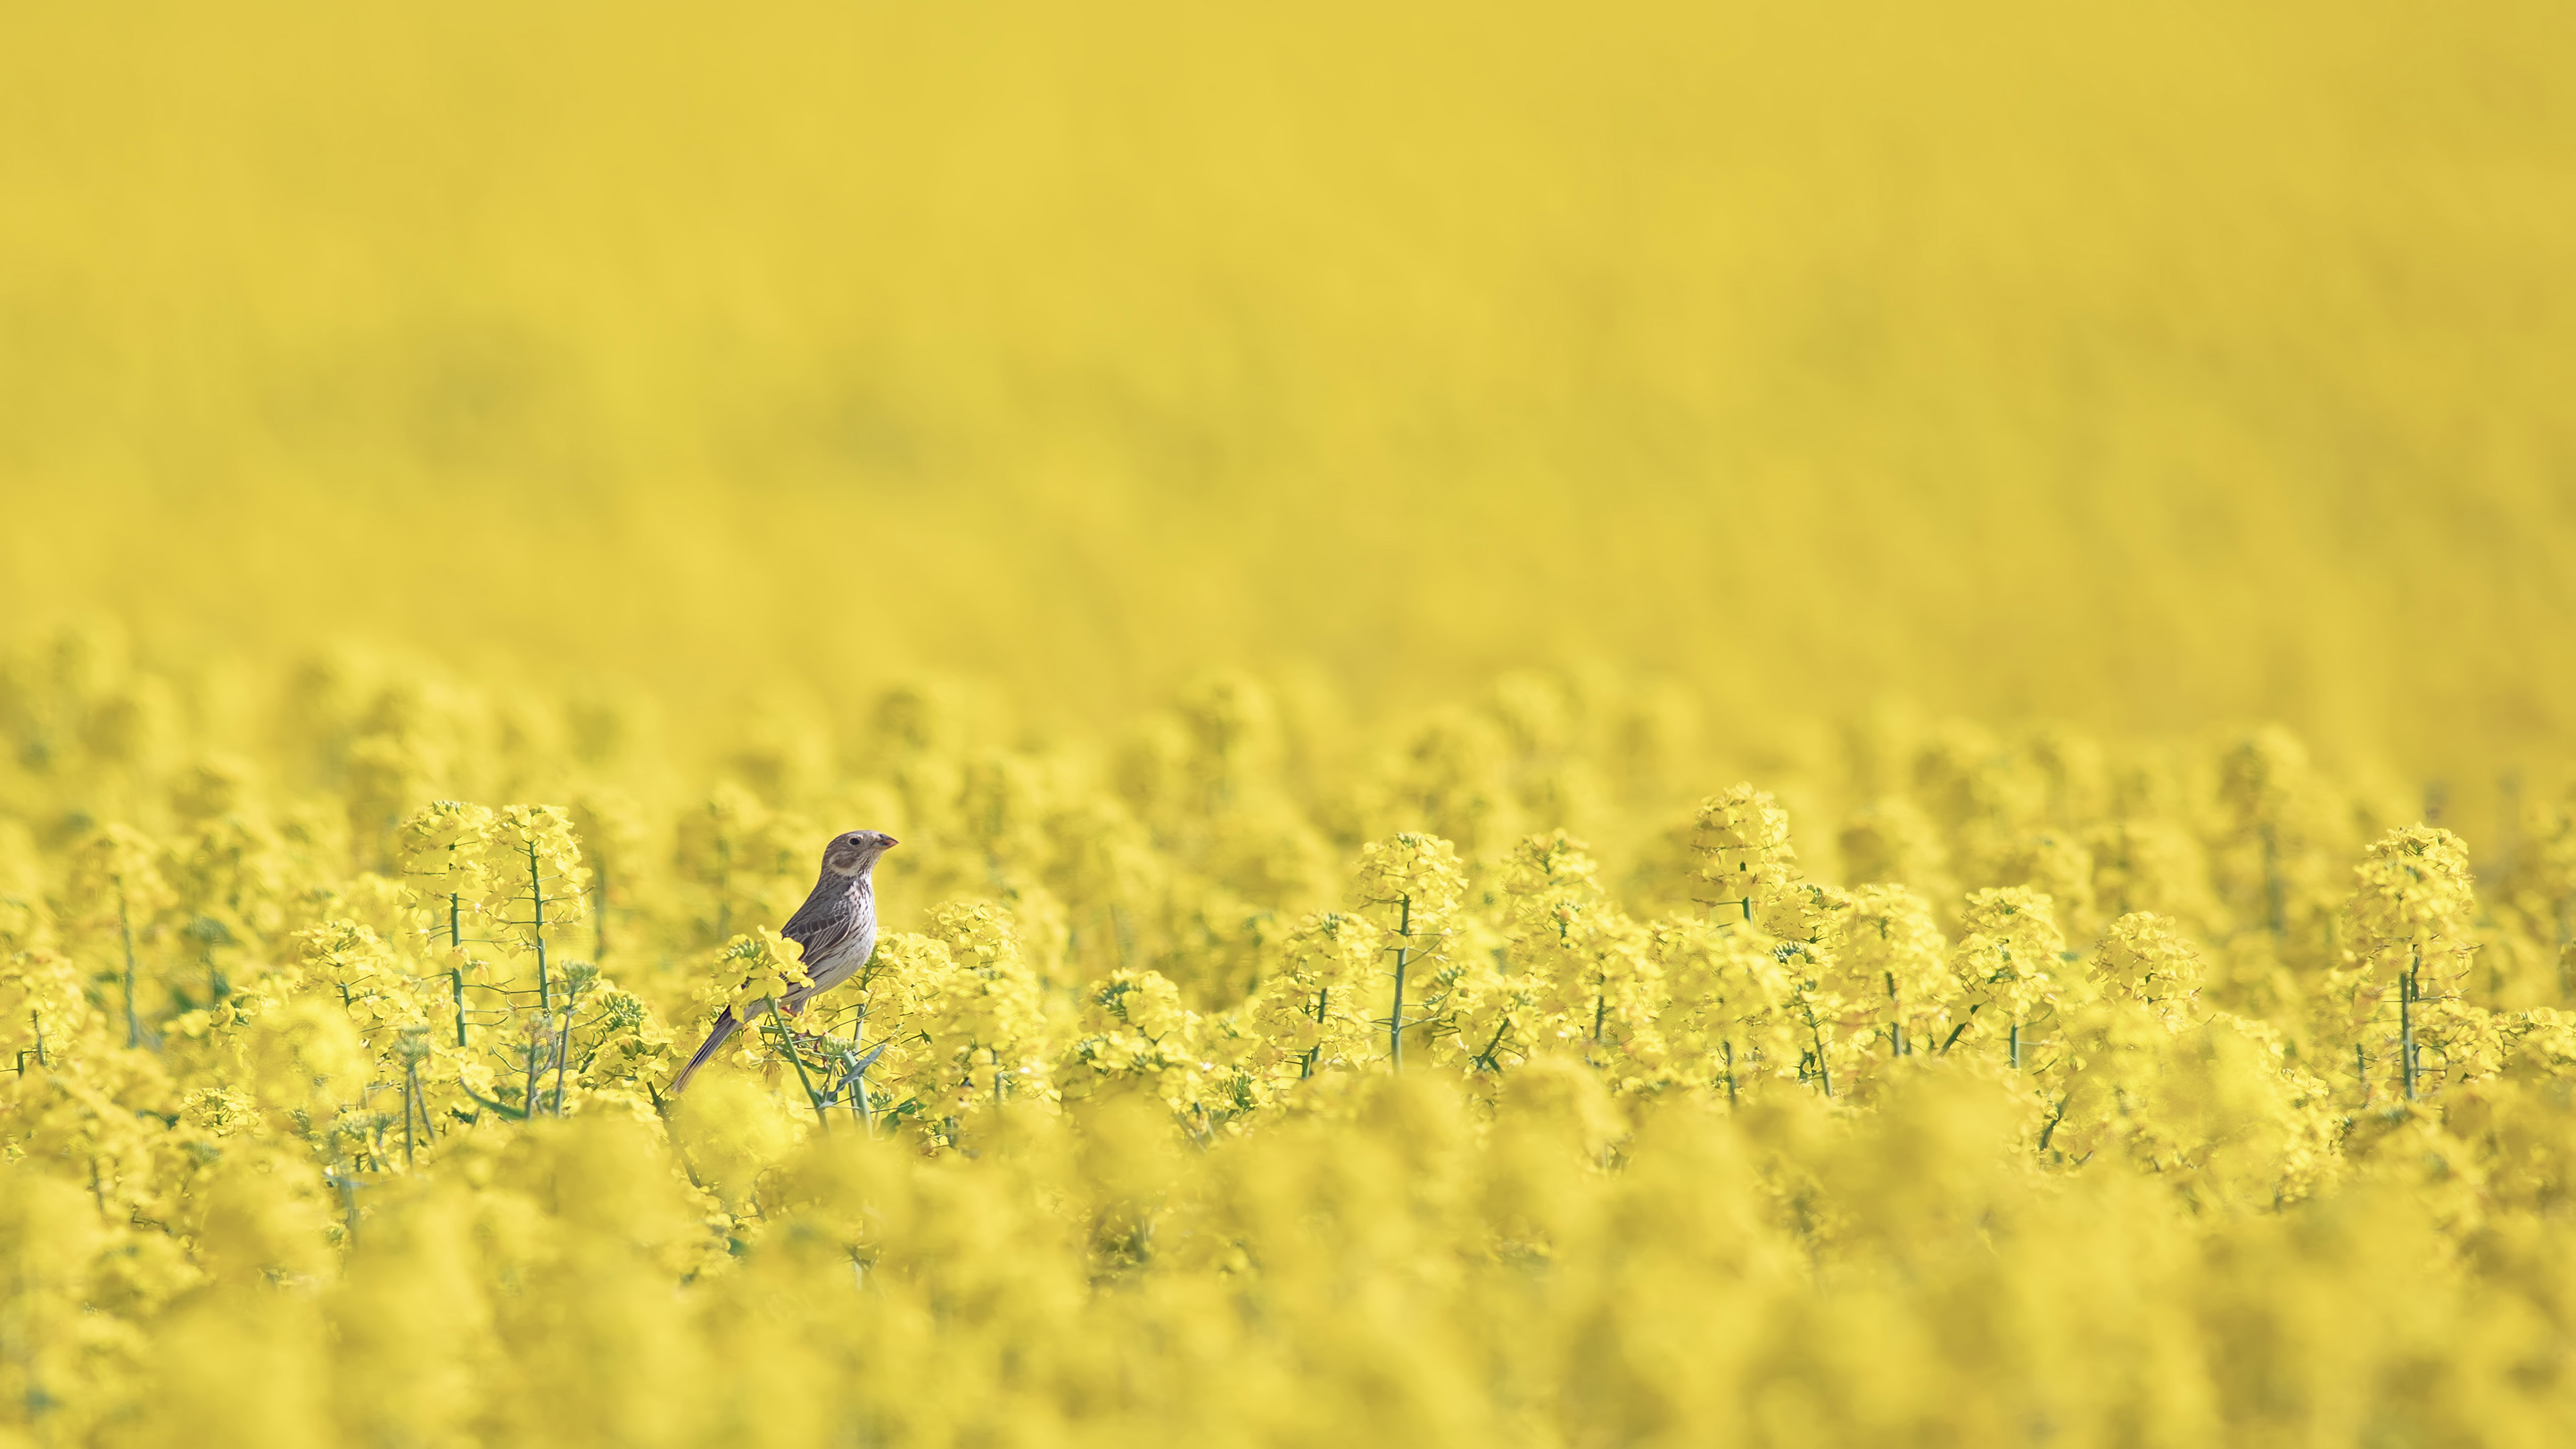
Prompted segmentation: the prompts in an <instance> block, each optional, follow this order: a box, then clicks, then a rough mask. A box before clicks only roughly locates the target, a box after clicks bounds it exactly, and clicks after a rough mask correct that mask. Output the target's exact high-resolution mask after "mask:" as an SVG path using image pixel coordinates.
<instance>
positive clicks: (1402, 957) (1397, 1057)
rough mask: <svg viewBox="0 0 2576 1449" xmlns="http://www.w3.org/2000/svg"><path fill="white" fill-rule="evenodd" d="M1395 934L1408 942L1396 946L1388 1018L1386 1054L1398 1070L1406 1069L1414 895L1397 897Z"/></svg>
mask: <svg viewBox="0 0 2576 1449" xmlns="http://www.w3.org/2000/svg"><path fill="white" fill-rule="evenodd" d="M1395 935H1396V939H1397V940H1399V941H1404V942H1407V943H1408V944H1406V945H1402V946H1398V947H1396V948H1395V1011H1394V1012H1393V1013H1392V1014H1391V1015H1389V1016H1388V1017H1387V1019H1386V1054H1387V1056H1388V1057H1389V1058H1390V1059H1392V1060H1393V1061H1394V1063H1395V1069H1396V1070H1397V1071H1399V1072H1400V1071H1403V1070H1404V968H1405V967H1406V966H1408V965H1410V964H1412V959H1413V951H1412V947H1411V945H1410V944H1409V943H1410V942H1411V941H1412V939H1413V897H1411V896H1398V897H1396V923H1395Z"/></svg>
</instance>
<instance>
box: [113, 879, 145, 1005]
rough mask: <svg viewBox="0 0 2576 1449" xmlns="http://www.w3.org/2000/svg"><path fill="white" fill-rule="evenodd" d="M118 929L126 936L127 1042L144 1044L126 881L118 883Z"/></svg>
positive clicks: (132, 925)
mask: <svg viewBox="0 0 2576 1449" xmlns="http://www.w3.org/2000/svg"><path fill="white" fill-rule="evenodd" d="M116 929H117V930H118V932H120V933H121V934H122V935H123V936H124V937H125V1044H126V1045H127V1046H129V1047H139V1046H141V1045H143V1017H142V1015H141V1014H140V1013H139V1012H137V1011H136V1010H135V1009H134V922H133V920H132V918H131V917H129V916H128V915H127V914H126V911H125V882H124V881H123V880H122V879H120V880H118V881H117V883H116Z"/></svg>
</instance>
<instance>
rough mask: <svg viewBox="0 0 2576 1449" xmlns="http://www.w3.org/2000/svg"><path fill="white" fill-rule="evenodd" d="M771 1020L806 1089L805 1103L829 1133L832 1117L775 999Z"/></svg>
mask: <svg viewBox="0 0 2576 1449" xmlns="http://www.w3.org/2000/svg"><path fill="white" fill-rule="evenodd" d="M769 1021H770V1026H771V1029H773V1030H775V1031H776V1032H777V1033H778V1045H779V1048H780V1049H781V1050H783V1051H785V1052H786V1053H787V1060H788V1061H790V1062H792V1063H794V1064H795V1066H796V1081H797V1085H799V1086H801V1087H803V1088H804V1089H805V1105H806V1106H808V1107H811V1108H813V1109H814V1120H815V1121H817V1122H820V1123H822V1124H823V1131H824V1132H825V1134H827V1135H828V1134H829V1133H830V1132H831V1130H832V1119H831V1118H829V1117H826V1116H824V1115H823V1099H822V1098H821V1097H818V1096H816V1095H815V1094H814V1079H813V1078H812V1077H809V1076H807V1075H806V1074H805V1054H804V1053H802V1052H800V1051H798V1050H796V1038H795V1036H794V1035H793V1034H791V1033H790V1032H789V1031H788V1030H787V1022H786V1020H785V1017H784V1015H783V1013H781V1012H780V1011H779V1010H778V1003H777V1002H776V1001H775V1000H772V1001H771V1002H770V1010H769Z"/></svg>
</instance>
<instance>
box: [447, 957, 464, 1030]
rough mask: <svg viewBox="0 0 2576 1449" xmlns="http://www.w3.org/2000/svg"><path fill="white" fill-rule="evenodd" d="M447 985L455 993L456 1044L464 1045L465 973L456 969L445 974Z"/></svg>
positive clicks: (459, 968)
mask: <svg viewBox="0 0 2576 1449" xmlns="http://www.w3.org/2000/svg"><path fill="white" fill-rule="evenodd" d="M447 984H448V986H449V988H450V989H451V990H453V991H454V992H455V993H456V1044H457V1045H458V1046H460V1047H461V1046H463V1045H465V971H464V968H462V967H458V968H454V969H452V970H450V971H449V972H448V973H447Z"/></svg>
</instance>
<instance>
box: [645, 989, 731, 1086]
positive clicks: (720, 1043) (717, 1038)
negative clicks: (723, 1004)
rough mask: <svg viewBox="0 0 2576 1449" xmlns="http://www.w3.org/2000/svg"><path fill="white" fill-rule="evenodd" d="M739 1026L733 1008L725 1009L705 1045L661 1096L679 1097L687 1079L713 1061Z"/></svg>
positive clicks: (717, 1019) (687, 1082) (709, 1033)
mask: <svg viewBox="0 0 2576 1449" xmlns="http://www.w3.org/2000/svg"><path fill="white" fill-rule="evenodd" d="M741 1025H742V1018H741V1017H738V1016H736V1015H734V1014H733V1008H731V1007H727V1008H725V1014H724V1015H722V1016H719V1017H717V1018H716V1028H715V1030H713V1031H711V1032H708V1033H707V1043H706V1045H704V1046H702V1047H700V1048H698V1054H697V1055H696V1056H693V1057H691V1058H689V1064H688V1065H687V1066H685V1067H682V1068H680V1074H679V1075H678V1076H676V1077H673V1078H672V1079H671V1090H670V1091H668V1092H666V1093H664V1094H663V1095H665V1096H669V1097H676V1096H678V1095H680V1093H681V1091H682V1090H683V1089H684V1088H686V1087H687V1086H688V1085H689V1078H691V1077H694V1076H696V1075H697V1074H698V1068H700V1067H703V1066H705V1065H706V1064H707V1063H708V1062H710V1061H713V1060H714V1059H715V1054H716V1053H717V1052H718V1051H720V1050H722V1049H723V1047H724V1044H725V1042H726V1041H728V1040H730V1039H731V1038H732V1036H733V1034H734V1032H735V1030H736V1029H738V1028H739V1027H741Z"/></svg>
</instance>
